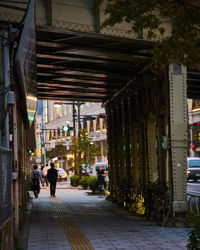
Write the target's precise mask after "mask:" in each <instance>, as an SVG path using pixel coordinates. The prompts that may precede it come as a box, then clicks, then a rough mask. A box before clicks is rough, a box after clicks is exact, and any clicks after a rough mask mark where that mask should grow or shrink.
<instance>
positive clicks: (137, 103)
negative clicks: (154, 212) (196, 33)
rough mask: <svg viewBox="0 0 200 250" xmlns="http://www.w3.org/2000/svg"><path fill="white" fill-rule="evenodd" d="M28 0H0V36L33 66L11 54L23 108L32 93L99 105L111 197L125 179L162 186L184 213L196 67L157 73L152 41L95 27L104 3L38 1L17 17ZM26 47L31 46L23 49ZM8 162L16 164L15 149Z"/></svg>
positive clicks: (141, 186)
mask: <svg viewBox="0 0 200 250" xmlns="http://www.w3.org/2000/svg"><path fill="white" fill-rule="evenodd" d="M12 2H13V3H12ZM27 3H28V1H25V0H24V1H0V25H1V30H2V32H4V33H1V34H2V35H1V38H2V37H3V36H4V35H5V31H6V32H7V33H6V34H9V35H10V34H15V35H16V37H15V39H14V40H15V41H16V42H17V45H18V48H17V52H19V50H20V49H22V48H23V49H24V50H23V51H25V52H24V56H25V57H26V59H27V60H28V59H29V62H31V63H30V64H31V65H32V66H33V67H32V68H31V67H27V68H26V69H25V70H24V71H25V72H23V70H22V69H23V67H22V66H23V65H27V61H26V60H24V61H23V63H22V57H23V56H22V57H19V55H16V58H15V62H17V63H18V64H16V65H17V66H16V67H17V76H18V80H16V82H18V86H19V89H20V91H21V94H22V95H24V96H23V98H22V99H23V100H24V102H25V103H26V104H27V105H28V100H29V101H30V98H29V99H28V98H27V96H28V95H29V94H31V95H32V99H31V100H32V101H33V102H32V105H33V104H34V102H35V101H36V99H34V98H36V97H37V99H43V100H63V101H68V100H70V101H91V102H102V104H103V105H104V107H105V109H106V116H107V124H108V128H107V141H108V159H109V176H110V191H111V196H112V197H115V198H117V196H118V194H117V190H118V188H119V186H120V185H121V184H122V183H123V182H124V181H126V182H128V183H133V186H134V192H135V193H138V192H140V193H143V192H144V191H145V189H146V188H147V187H148V184H149V183H150V182H160V183H166V185H167V186H168V189H169V192H170V197H171V205H170V208H171V210H172V211H173V213H175V214H176V213H177V214H179V213H185V212H186V211H187V209H188V208H187V197H186V185H187V178H186V172H187V161H186V157H187V150H188V131H187V98H194V99H198V98H199V97H200V88H199V82H200V72H199V71H198V67H197V68H196V69H193V70H190V71H187V69H186V68H185V67H184V66H183V65H181V64H178V63H176V62H174V63H173V64H172V65H169V67H168V68H166V69H165V70H162V71H159V72H156V71H155V70H154V67H153V62H152V48H153V46H154V44H153V42H151V41H147V40H144V39H138V38H137V37H138V36H137V34H130V33H128V29H129V26H128V25H126V24H122V25H121V26H118V27H114V28H112V29H110V28H109V29H108V28H107V29H103V30H100V24H101V22H102V21H103V20H104V19H105V16H104V8H105V1H90V0H76V1H72V0H48V1H41V0H38V1H36V5H34V1H30V4H29V12H27V15H26V18H25V19H23V16H24V13H25V12H26V10H27V9H28V4H27ZM34 6H35V10H34ZM34 13H36V15H35V16H36V18H35V19H34V17H35V16H34ZM23 20H24V21H23ZM27 24H29V25H27ZM8 25H9V26H8ZM10 25H12V29H10ZM13 28H15V31H14V32H13ZM19 31H20V33H19V34H18V32H19ZM12 32H13V33H12ZM3 34H4V35H3ZM17 34H18V35H17ZM20 38H21V40H20ZM22 38H23V39H22ZM9 39H10V37H9V36H8V40H9ZM22 40H23V41H22ZM30 41H31V42H30ZM12 45H13V44H12ZM15 45H16V44H15ZM28 45H29V46H32V47H26V46H28ZM1 46H2V48H3V44H2V45H1ZM8 46H9V44H8ZM34 46H35V47H34ZM20 47H21V48H20ZM31 48H35V50H34V49H33V50H31V52H30V49H31ZM21 55H23V53H22V54H21ZM27 55H29V57H28V56H27ZM17 56H18V57H17ZM34 56H35V57H36V60H35V61H34V60H33V58H34ZM30 58H31V59H30ZM20 63H21V66H20ZM29 66H30V65H29ZM34 66H35V68H34ZM1 67H3V66H2V65H1ZM30 68H31V69H32V72H33V74H32V76H31V77H30V74H29V73H30ZM26 70H27V72H28V74H29V78H27V76H26V74H25V73H27V72H26ZM35 76H37V79H36V78H35ZM22 83H23V84H22ZM34 95H35V97H34ZM15 105H16V103H15ZM19 105H21V106H20V107H21V111H20V112H21V113H23V112H24V113H23V116H27V113H28V112H29V111H30V109H29V111H27V110H26V109H28V108H27V107H26V105H24V104H23V103H21V104H20V102H19V103H18V107H19ZM32 107H33V110H32V115H34V111H35V110H34V109H35V106H34V105H33V106H32ZM27 117H28V116H27ZM27 119H28V118H24V120H25V123H26V122H27ZM14 159H15V160H16V161H19V156H17V154H16V153H15V154H14Z"/></svg>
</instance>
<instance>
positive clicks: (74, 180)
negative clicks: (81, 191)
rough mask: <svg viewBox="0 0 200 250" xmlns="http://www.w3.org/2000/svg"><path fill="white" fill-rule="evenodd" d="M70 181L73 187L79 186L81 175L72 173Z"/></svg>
mask: <svg viewBox="0 0 200 250" xmlns="http://www.w3.org/2000/svg"><path fill="white" fill-rule="evenodd" d="M70 182H71V186H72V187H77V186H78V184H79V176H78V175H72V176H71V177H70Z"/></svg>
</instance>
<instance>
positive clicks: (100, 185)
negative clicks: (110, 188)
mask: <svg viewBox="0 0 200 250" xmlns="http://www.w3.org/2000/svg"><path fill="white" fill-rule="evenodd" d="M103 173H104V171H103V170H100V171H98V176H97V185H98V191H99V194H100V195H101V194H103V193H104V191H105V186H106V182H105V176H104V175H103Z"/></svg>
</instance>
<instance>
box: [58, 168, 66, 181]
mask: <svg viewBox="0 0 200 250" xmlns="http://www.w3.org/2000/svg"><path fill="white" fill-rule="evenodd" d="M57 171H58V180H59V181H67V173H66V171H65V170H64V169H63V168H58V169H57Z"/></svg>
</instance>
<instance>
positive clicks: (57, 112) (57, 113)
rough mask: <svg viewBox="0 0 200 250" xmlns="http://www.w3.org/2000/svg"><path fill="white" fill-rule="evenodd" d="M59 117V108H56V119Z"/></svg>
mask: <svg viewBox="0 0 200 250" xmlns="http://www.w3.org/2000/svg"><path fill="white" fill-rule="evenodd" d="M57 117H61V107H57V108H56V118H57Z"/></svg>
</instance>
